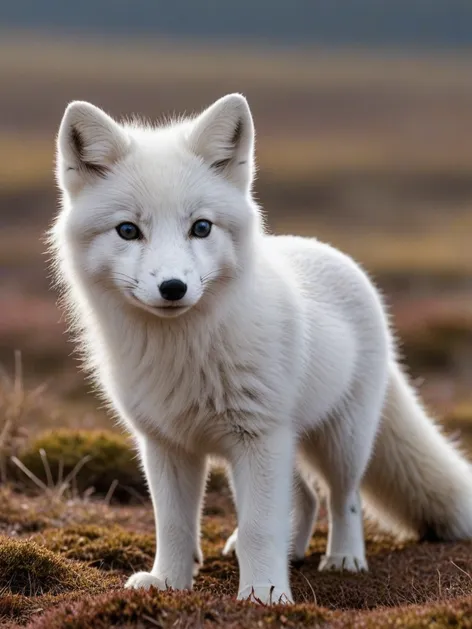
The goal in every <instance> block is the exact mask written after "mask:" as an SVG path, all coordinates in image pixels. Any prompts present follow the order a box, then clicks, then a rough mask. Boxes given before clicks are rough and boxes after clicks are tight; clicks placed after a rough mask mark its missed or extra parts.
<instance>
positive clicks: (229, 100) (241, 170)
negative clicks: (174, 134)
mask: <svg viewBox="0 0 472 629" xmlns="http://www.w3.org/2000/svg"><path fill="white" fill-rule="evenodd" d="M192 124H193V126H192V129H191V131H190V136H189V140H190V146H191V149H192V150H193V151H194V152H195V153H196V154H197V155H199V156H200V157H202V158H203V159H204V160H205V162H207V164H208V165H209V166H210V168H212V169H213V170H215V171H216V172H218V173H221V175H222V176H224V177H226V178H227V179H228V180H229V181H231V182H232V183H233V184H234V185H236V186H237V187H238V188H240V189H241V190H242V191H243V192H248V191H249V190H250V188H251V185H252V182H253V179H254V123H253V121H252V116H251V111H250V109H249V105H248V103H247V100H246V99H245V98H244V96H242V95H241V94H228V95H227V96H224V97H223V98H220V99H219V100H217V101H216V102H215V103H213V105H211V106H210V107H208V109H206V110H205V111H204V112H203V113H202V114H200V115H199V116H198V117H197V118H196V120H195V121H194V122H193V123H192Z"/></svg>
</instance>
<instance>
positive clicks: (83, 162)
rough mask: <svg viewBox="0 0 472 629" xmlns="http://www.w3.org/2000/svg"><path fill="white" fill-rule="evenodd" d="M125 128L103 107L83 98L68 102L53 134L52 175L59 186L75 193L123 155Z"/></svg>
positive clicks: (105, 171)
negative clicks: (53, 162)
mask: <svg viewBox="0 0 472 629" xmlns="http://www.w3.org/2000/svg"><path fill="white" fill-rule="evenodd" d="M129 145H130V138H129V136H128V134H127V133H126V131H125V130H124V129H123V127H121V126H120V125H119V124H118V123H117V122H115V121H114V120H113V118H110V116H108V115H107V114H106V113H105V112H104V111H102V110H101V109H99V108H98V107H95V106H94V105H91V104H90V103H87V102H83V101H74V102H72V103H70V105H68V107H67V108H66V111H65V113H64V116H63V118H62V122H61V126H60V128H59V133H58V136H57V162H56V177H57V181H58V183H59V185H60V187H61V188H62V189H63V190H66V191H67V192H69V193H72V194H74V193H77V192H79V191H80V190H81V188H82V187H83V186H84V185H85V184H86V183H90V182H93V180H94V179H96V178H97V177H105V176H106V173H107V171H108V170H109V168H110V167H111V166H112V165H113V164H114V163H115V162H117V161H118V160H119V159H121V158H122V157H124V155H125V154H126V153H127V151H128V148H129Z"/></svg>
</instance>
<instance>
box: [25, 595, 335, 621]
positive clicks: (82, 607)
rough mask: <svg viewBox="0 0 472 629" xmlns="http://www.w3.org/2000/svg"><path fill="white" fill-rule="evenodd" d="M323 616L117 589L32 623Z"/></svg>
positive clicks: (209, 598)
mask: <svg viewBox="0 0 472 629" xmlns="http://www.w3.org/2000/svg"><path fill="white" fill-rule="evenodd" d="M325 618H326V614H325V613H324V612H323V611H322V610H319V609H317V608H316V607H315V606H313V608H312V609H306V607H305V606H300V605H295V606H292V607H290V608H288V607H284V606H280V605H279V606H274V607H272V608H269V607H260V606H255V605H252V604H250V603H247V602H241V601H236V600H234V599H233V598H229V597H224V596H223V597H221V596H218V597H212V596H210V595H208V594H200V593H197V592H158V591H156V590H154V589H153V590H150V591H149V592H137V591H121V592H114V593H111V594H106V595H104V596H100V597H95V598H89V599H88V600H86V601H82V602H80V603H76V604H71V605H62V606H61V607H60V608H58V609H57V610H53V611H51V612H49V613H48V614H46V615H44V616H43V618H41V619H39V620H37V621H35V622H33V623H31V625H29V627H30V628H33V627H34V629H65V628H66V627H67V629H89V628H90V627H93V628H94V629H109V627H120V628H122V629H124V628H125V627H126V629H138V628H139V629H147V628H149V629H151V628H155V627H174V628H183V627H214V626H220V627H225V628H226V627H227V628H228V629H229V628H234V629H235V628H236V627H252V626H253V627H281V626H287V627H306V626H310V627H318V626H322V625H323V624H324V619H325Z"/></svg>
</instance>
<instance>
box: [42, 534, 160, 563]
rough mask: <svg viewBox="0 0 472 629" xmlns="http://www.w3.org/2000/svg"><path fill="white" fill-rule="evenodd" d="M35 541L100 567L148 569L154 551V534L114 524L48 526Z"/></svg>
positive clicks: (69, 557) (68, 556) (63, 554)
mask: <svg viewBox="0 0 472 629" xmlns="http://www.w3.org/2000/svg"><path fill="white" fill-rule="evenodd" d="M37 541H38V542H39V543H41V544H44V545H45V546H46V547H47V548H49V549H50V550H52V551H54V552H57V553H59V554H60V555H62V556H63V557H66V558H67V559H76V560H81V561H86V562H87V563H88V565H93V566H97V567H99V568H100V569H101V570H123V571H126V572H133V571H138V570H149V568H150V566H151V565H152V561H153V559H154V553H155V538H154V535H149V534H138V533H131V532H129V531H126V530H124V529H122V528H120V527H117V526H112V527H110V528H104V527H99V526H74V527H67V528H64V529H57V530H50V531H46V532H45V533H44V534H42V535H41V536H38V538H37Z"/></svg>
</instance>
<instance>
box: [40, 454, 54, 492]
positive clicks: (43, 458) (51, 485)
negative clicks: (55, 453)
mask: <svg viewBox="0 0 472 629" xmlns="http://www.w3.org/2000/svg"><path fill="white" fill-rule="evenodd" d="M39 455H40V457H41V461H42V462H43V467H44V471H45V472H46V478H47V482H48V487H49V489H54V480H53V478H52V472H51V466H50V465H49V461H48V455H47V454H46V451H45V450H44V448H40V450H39Z"/></svg>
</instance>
